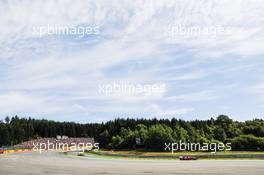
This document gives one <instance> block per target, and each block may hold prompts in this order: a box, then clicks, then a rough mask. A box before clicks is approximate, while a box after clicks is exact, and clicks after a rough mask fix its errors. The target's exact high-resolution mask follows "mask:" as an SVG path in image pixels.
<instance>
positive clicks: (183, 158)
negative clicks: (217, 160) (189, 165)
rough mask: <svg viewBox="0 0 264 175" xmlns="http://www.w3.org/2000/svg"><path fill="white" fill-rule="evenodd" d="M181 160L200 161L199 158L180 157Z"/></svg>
mask: <svg viewBox="0 0 264 175" xmlns="http://www.w3.org/2000/svg"><path fill="white" fill-rule="evenodd" d="M179 159H180V160H198V157H197V156H180V157H179Z"/></svg>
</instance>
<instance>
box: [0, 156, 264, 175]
mask: <svg viewBox="0 0 264 175" xmlns="http://www.w3.org/2000/svg"><path fill="white" fill-rule="evenodd" d="M0 174H1V175H20V174H21V175H29V174H30V175H35V174H36V175H46V174H48V175H95V174H100V175H110V174H114V175H119V174H129V175H141V174H148V175H149V174H157V175H158V174H164V175H165V174H166V175H168V174H174V175H198V174H199V175H227V174H228V175H229V174H230V175H263V174H264V161H262V160H198V161H179V160H133V159H131V160H130V159H111V158H109V159H108V158H100V157H93V156H90V157H77V156H76V157H75V156H67V155H63V154H59V153H55V152H45V153H42V154H39V153H36V152H35V153H33V152H30V153H14V154H4V155H0Z"/></svg>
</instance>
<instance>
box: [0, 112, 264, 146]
mask: <svg viewBox="0 0 264 175" xmlns="http://www.w3.org/2000/svg"><path fill="white" fill-rule="evenodd" d="M57 135H66V136H69V137H94V138H95V141H96V142H99V143H100V148H111V149H135V148H142V149H149V150H163V149H164V143H174V142H179V141H180V140H181V141H185V142H191V143H205V142H206V143H219V142H223V143H232V150H254V151H257V150H259V151H261V150H262V151H263V150H264V120H263V119H254V120H249V121H244V122H239V121H234V120H232V119H231V118H229V117H228V116H226V115H220V116H218V117H217V118H216V119H214V118H211V119H209V120H193V121H185V120H181V119H176V118H172V119H156V118H154V119H130V118H127V119H123V118H117V119H115V120H111V121H107V122H103V123H88V124H80V123H75V122H57V121H52V120H45V119H42V120H39V119H32V118H19V117H18V116H14V117H11V118H9V117H6V118H5V120H4V121H0V147H2V146H12V145H15V144H18V143H21V142H23V141H28V140H31V139H36V138H39V137H43V138H44V137H56V136H57Z"/></svg>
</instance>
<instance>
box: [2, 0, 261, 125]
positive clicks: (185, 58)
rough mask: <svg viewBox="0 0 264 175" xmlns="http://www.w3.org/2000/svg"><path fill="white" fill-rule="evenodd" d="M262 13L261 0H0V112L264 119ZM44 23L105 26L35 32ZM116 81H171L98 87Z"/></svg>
mask: <svg viewBox="0 0 264 175" xmlns="http://www.w3.org/2000/svg"><path fill="white" fill-rule="evenodd" d="M263 15H264V4H263V3H262V1H260V0H251V1H249V0H234V1H230V0H223V1H216V0H209V1H205V0H191V1H183V0H177V1H171V0H168V1H166V0H164V1H151V0H148V1H147V0H146V1H137V0H136V1H135V0H133V1H128V0H127V1H121V0H120V1H118V0H115V1H111V2H110V1H103V0H101V1H100V0H99V1H84V0H83V1H82V0H77V1H74V3H73V2H72V1H53V0H47V1H37V2H34V1H10V2H8V1H0V19H1V20H0V22H1V28H0V82H1V83H0V116H1V118H4V117H5V116H7V115H9V116H12V115H16V114H17V115H19V116H23V117H29V116H31V117H35V118H47V119H53V120H60V121H76V122H101V121H106V120H110V119H114V118H116V117H134V118H137V117H146V118H152V117H157V118H171V117H176V118H182V119H186V120H190V119H208V118H210V117H216V116H217V115H219V114H227V115H229V116H230V117H232V118H234V119H236V120H247V119H252V118H263V111H264V69H263V67H264V60H263V55H264V47H263V44H264V18H263ZM47 25H50V26H64V27H65V26H66V27H69V28H70V27H87V26H93V27H98V29H99V33H97V34H87V35H85V36H84V37H81V38H80V37H79V36H78V35H67V34H63V35H60V34H52V35H49V34H46V35H44V36H42V37H39V36H38V35H37V34H36V33H34V32H33V28H39V27H47ZM180 27H182V28H184V29H190V28H192V27H196V29H197V28H199V31H201V30H202V31H203V30H206V29H213V30H214V31H215V30H216V29H217V33H201V32H197V31H196V32H193V33H190V32H185V33H180V32H179V28H180ZM113 82H127V83H131V84H140V85H146V84H165V85H166V88H165V90H164V92H161V93H158V94H154V95H153V94H152V95H146V94H142V93H135V94H124V93H121V94H110V95H105V94H101V93H99V88H98V86H100V85H102V84H112V83H113Z"/></svg>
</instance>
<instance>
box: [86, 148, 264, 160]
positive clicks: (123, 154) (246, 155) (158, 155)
mask: <svg viewBox="0 0 264 175" xmlns="http://www.w3.org/2000/svg"><path fill="white" fill-rule="evenodd" d="M88 154H94V155H97V156H103V157H109V158H136V159H137V158H140V159H141V158H144V159H178V158H179V156H181V155H193V156H199V159H241V160H244V159H245V160H250V159H258V160H263V159H264V152H257V151H254V152H253V151H252V152H251V151H226V152H217V153H210V152H175V153H171V152H144V151H111V150H100V151H95V152H90V153H88Z"/></svg>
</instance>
